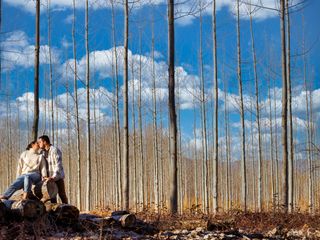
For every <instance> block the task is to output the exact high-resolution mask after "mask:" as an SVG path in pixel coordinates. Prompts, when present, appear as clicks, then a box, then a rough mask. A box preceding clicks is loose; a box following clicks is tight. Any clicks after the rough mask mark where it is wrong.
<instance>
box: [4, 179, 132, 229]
mask: <svg viewBox="0 0 320 240" xmlns="http://www.w3.org/2000/svg"><path fill="white" fill-rule="evenodd" d="M32 191H33V193H34V195H35V196H36V197H35V199H27V200H22V194H16V195H14V196H12V198H11V199H10V200H1V201H0V224H6V223H8V222H10V221H11V222H12V221H21V220H25V219H26V220H31V221H32V220H35V219H38V218H40V217H42V216H44V215H45V214H48V216H50V218H51V219H53V220H54V221H55V222H56V223H60V224H63V225H69V224H74V223H77V222H78V221H79V220H80V221H83V220H84V221H85V222H92V223H99V224H101V223H104V224H103V225H105V224H106V225H108V224H111V223H112V222H115V223H117V224H118V225H120V226H121V227H122V228H128V227H132V226H134V225H135V224H136V217H135V215H134V214H131V213H129V212H127V211H116V212H113V213H112V215H111V216H110V217H105V218H102V217H98V216H96V215H95V217H94V218H93V217H92V216H94V215H91V214H81V216H80V211H79V209H78V208H77V207H75V206H73V205H71V204H60V203H52V202H51V199H53V198H55V197H56V196H57V193H58V187H57V185H56V183H55V182H54V181H50V180H49V181H42V182H39V183H38V184H37V185H35V186H34V187H33V189H32ZM79 216H80V218H79Z"/></svg>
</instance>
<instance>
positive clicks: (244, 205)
mask: <svg viewBox="0 0 320 240" xmlns="http://www.w3.org/2000/svg"><path fill="white" fill-rule="evenodd" d="M240 47H241V43H240V1H239V0H237V56H238V69H237V76H238V84H239V97H240V118H241V204H242V209H243V210H244V211H246V210H247V173H246V144H245V141H246V132H245V125H244V106H243V94H242V75H241V48H240Z"/></svg>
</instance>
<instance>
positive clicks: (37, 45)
mask: <svg viewBox="0 0 320 240" xmlns="http://www.w3.org/2000/svg"><path fill="white" fill-rule="evenodd" d="M35 39H36V42H35V49H34V55H35V56H34V115H33V125H32V139H33V140H36V139H37V137H38V125H39V54H40V0H37V1H36V36H35Z"/></svg>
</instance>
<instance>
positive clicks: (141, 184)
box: [138, 30, 146, 209]
mask: <svg viewBox="0 0 320 240" xmlns="http://www.w3.org/2000/svg"><path fill="white" fill-rule="evenodd" d="M141 35H142V34H141V30H140V32H139V49H140V54H139V97H138V118H139V119H138V121H139V152H140V164H139V168H140V169H139V179H140V181H139V194H140V200H139V204H140V206H141V207H142V208H141V209H143V207H144V204H146V201H145V193H144V174H143V172H144V171H143V169H144V153H143V141H142V138H143V132H142V113H141V107H142V105H141V95H142V93H141V92H142V72H141V70H142V36H141Z"/></svg>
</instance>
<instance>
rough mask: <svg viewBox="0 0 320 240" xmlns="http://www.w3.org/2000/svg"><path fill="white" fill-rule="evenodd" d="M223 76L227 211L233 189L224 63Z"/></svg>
mask: <svg viewBox="0 0 320 240" xmlns="http://www.w3.org/2000/svg"><path fill="white" fill-rule="evenodd" d="M222 75H223V83H224V86H223V90H224V94H223V96H224V132H225V155H226V170H225V171H226V175H225V177H226V180H225V189H226V210H227V211H228V210H230V208H231V197H230V196H231V193H230V191H231V187H230V175H231V174H230V169H231V168H230V155H231V153H230V149H229V113H228V103H227V78H226V76H225V67H224V63H223V66H222Z"/></svg>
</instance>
